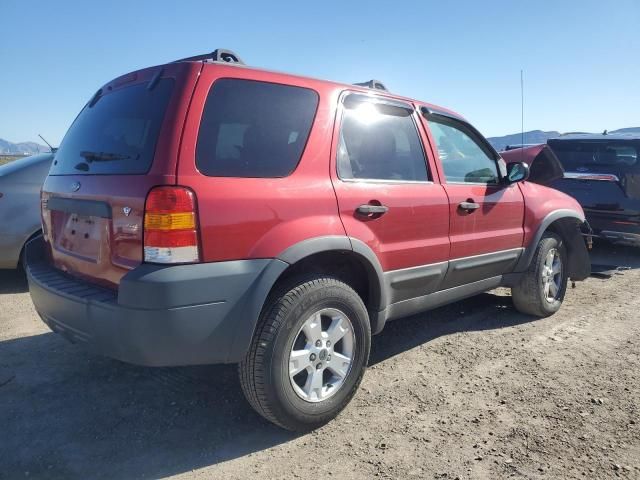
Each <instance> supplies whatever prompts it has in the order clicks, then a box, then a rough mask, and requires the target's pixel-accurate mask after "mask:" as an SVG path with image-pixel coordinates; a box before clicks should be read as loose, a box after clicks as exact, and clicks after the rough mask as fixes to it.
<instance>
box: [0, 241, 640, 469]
mask: <svg viewBox="0 0 640 480" xmlns="http://www.w3.org/2000/svg"><path fill="white" fill-rule="evenodd" d="M595 256H597V257H599V258H598V260H597V261H599V262H601V263H608V264H616V265H626V266H630V267H632V269H631V270H628V271H625V272H624V273H622V274H616V275H614V276H613V277H612V278H611V279H608V280H604V279H596V278H591V279H589V280H588V281H587V282H585V283H582V284H578V287H577V288H576V289H575V290H570V291H569V292H568V295H567V299H566V302H565V305H564V306H563V308H562V310H561V311H560V312H559V313H558V314H556V315H555V316H553V317H551V318H548V319H545V320H534V319H532V318H530V317H526V316H524V315H521V314H519V313H516V312H515V311H514V309H513V307H512V305H511V300H510V298H509V296H508V292H507V291H506V290H499V291H495V292H492V293H490V294H485V295H482V296H479V297H476V298H474V299H471V300H468V301H465V302H462V303H458V304H456V305H453V306H449V307H445V308H441V309H439V310H436V311H433V312H430V313H428V314H424V315H420V316H416V317H412V318H410V319H406V320H401V321H397V322H394V323H392V324H390V325H388V327H387V329H386V330H385V331H384V333H383V334H382V335H380V336H377V337H375V338H374V342H373V351H372V357H371V362H370V369H369V371H368V373H367V375H366V376H365V379H364V382H363V385H362V388H361V390H360V392H359V393H358V394H357V395H356V397H355V400H354V401H353V402H352V403H351V405H350V406H349V407H348V409H347V410H346V411H345V412H344V413H343V414H342V415H341V416H340V417H339V418H338V419H337V420H335V421H334V422H332V423H331V424H329V425H327V426H326V427H324V428H322V429H321V430H319V431H316V432H314V433H311V434H309V435H302V436H299V435H293V434H290V433H287V432H283V431H281V430H279V429H277V428H276V427H273V426H271V425H270V424H268V423H266V422H265V421H263V420H262V419H261V418H260V417H258V416H257V415H256V414H254V413H253V411H252V410H250V408H249V407H248V405H247V404H246V402H245V401H244V398H243V397H242V393H241V391H240V388H239V385H238V382H237V380H236V377H235V368H234V367H232V366H214V367H195V368H173V369H164V368H163V369H145V368H139V367H134V366H129V365H125V364H123V363H119V362H117V361H113V360H109V359H105V358H98V357H94V356H92V355H89V354H86V353H83V352H82V351H81V350H79V349H78V348H77V347H75V346H73V345H70V344H67V343H66V342H65V341H64V340H63V339H61V338H59V337H58V336H56V335H54V334H53V333H50V332H49V331H48V330H47V328H46V327H45V326H44V325H43V324H41V323H40V322H39V321H38V319H37V317H36V314H35V312H34V311H33V309H32V307H31V303H30V301H29V296H28V293H26V286H25V284H24V280H23V279H21V278H20V277H19V276H18V275H16V274H14V273H0V478H8V479H13V478H27V477H28V478H110V479H113V478H143V477H144V478H159V477H168V476H172V475H175V476H178V477H183V478H225V479H233V478H305V479H306V478H325V479H326V478H347V479H355V478H372V477H381V478H403V479H408V478H441V479H451V480H452V479H455V478H460V479H467V478H547V479H551V478H553V479H557V478H562V479H564V478H615V477H621V478H640V369H639V366H640V313H639V312H640V295H639V292H638V286H639V285H640V250H638V251H634V250H630V249H624V248H617V249H616V251H615V252H614V253H613V254H611V253H608V252H607V251H606V250H604V249H602V248H599V249H598V250H597V251H596V253H595Z"/></svg>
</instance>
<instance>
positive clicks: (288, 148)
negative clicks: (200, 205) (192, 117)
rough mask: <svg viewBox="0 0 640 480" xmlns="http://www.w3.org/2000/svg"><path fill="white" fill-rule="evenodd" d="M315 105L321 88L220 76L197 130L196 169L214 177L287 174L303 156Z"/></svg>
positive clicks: (211, 92) (283, 175) (316, 105)
mask: <svg viewBox="0 0 640 480" xmlns="http://www.w3.org/2000/svg"><path fill="white" fill-rule="evenodd" d="M317 107H318V94H317V93H316V92H314V91H313V90H310V89H307V88H301V87H295V86H290V85H279V84H275V83H266V82H258V81H253V80H240V79H229V78H223V79H220V80H217V81H216V82H215V83H214V84H213V87H212V88H211V91H210V92H209V95H208V97H207V100H206V103H205V106H204V112H203V114H202V121H201V123H200V130H199V132H198V143H197V147H196V165H197V167H198V170H200V172H202V173H203V174H204V175H207V176H211V177H258V178H260V177H262V178H277V177H286V176H287V175H289V174H291V172H293V170H294V169H295V168H296V166H297V165H298V162H299V161H300V157H301V156H302V152H303V151H304V147H305V145H306V143H307V138H308V137H309V132H310V131H311V126H312V124H313V119H314V117H315V113H316V109H317Z"/></svg>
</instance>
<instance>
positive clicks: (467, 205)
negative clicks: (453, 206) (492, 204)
mask: <svg viewBox="0 0 640 480" xmlns="http://www.w3.org/2000/svg"><path fill="white" fill-rule="evenodd" d="M458 207H459V208H460V210H465V211H466V212H468V213H473V212H475V211H476V210H478V209H479V208H480V204H478V203H476V202H474V201H473V200H471V199H468V200H467V201H466V202H460V204H459V205H458Z"/></svg>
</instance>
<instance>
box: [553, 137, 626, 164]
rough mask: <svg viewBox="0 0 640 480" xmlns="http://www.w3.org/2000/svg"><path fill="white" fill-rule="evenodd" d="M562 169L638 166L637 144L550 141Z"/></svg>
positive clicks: (624, 142)
mask: <svg viewBox="0 0 640 480" xmlns="http://www.w3.org/2000/svg"><path fill="white" fill-rule="evenodd" d="M548 143H549V146H550V147H551V148H552V149H553V152H554V153H555V154H556V156H557V157H558V158H559V159H560V162H562V165H563V166H564V169H565V170H567V171H572V170H578V171H580V170H581V169H582V170H591V169H592V167H593V168H598V167H608V168H612V167H619V168H628V167H633V166H636V165H638V146H639V145H638V143H636V142H629V141H617V142H616V141H583V142H580V141H566V140H564V141H555V142H553V141H550V142H548Z"/></svg>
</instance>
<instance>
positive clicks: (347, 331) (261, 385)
mask: <svg viewBox="0 0 640 480" xmlns="http://www.w3.org/2000/svg"><path fill="white" fill-rule="evenodd" d="M370 346H371V328H370V325H369V317H368V314H367V310H366V308H365V306H364V303H363V302H362V299H361V298H360V297H359V296H358V294H357V293H356V292H355V291H354V290H353V289H352V288H351V287H350V286H349V285H347V284H346V283H344V282H342V281H340V280H337V279H335V278H331V277H325V276H317V277H312V278H309V277H307V279H298V280H297V281H296V280H293V281H292V282H289V283H288V284H287V286H285V287H284V288H281V289H280V290H279V291H278V292H277V293H276V294H274V295H272V296H271V297H270V299H269V300H268V301H267V304H266V305H265V308H264V309H263V312H262V315H261V318H260V321H259V323H258V326H257V328H256V333H255V335H254V338H253V340H252V343H251V346H250V348H249V351H248V353H247V355H246V357H245V359H244V360H243V361H242V363H240V366H239V375H240V383H241V385H242V389H243V391H244V394H245V396H246V397H247V400H248V401H249V403H250V404H251V406H252V407H253V408H254V409H255V410H256V411H257V412H258V413H259V414H260V415H262V416H263V417H265V418H266V419H267V420H269V421H271V422H273V423H275V424H276V425H279V426H280V427H283V428H285V429H287V430H295V431H308V430H311V429H314V428H318V427H320V426H321V425H323V424H325V423H327V422H328V421H330V420H332V419H333V418H334V417H336V415H338V413H340V412H341V411H342V410H343V409H344V408H345V407H346V406H347V404H348V403H349V402H350V401H351V398H352V397H353V395H354V394H355V392H356V390H357V389H358V386H359V385H360V382H361V380H362V377H363V375H364V371H365V368H366V365H367V362H368V359H369V350H370Z"/></svg>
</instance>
